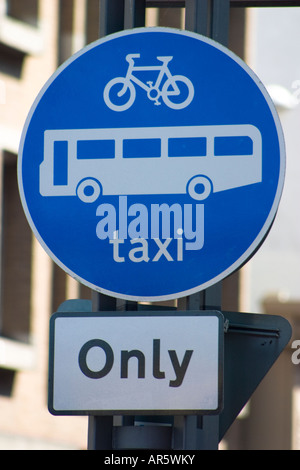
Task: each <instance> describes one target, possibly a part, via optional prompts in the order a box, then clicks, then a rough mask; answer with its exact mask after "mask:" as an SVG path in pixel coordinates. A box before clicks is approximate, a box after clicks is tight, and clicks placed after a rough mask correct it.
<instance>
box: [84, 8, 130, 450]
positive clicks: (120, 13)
mask: <svg viewBox="0 0 300 470" xmlns="http://www.w3.org/2000/svg"><path fill="white" fill-rule="evenodd" d="M99 5H100V6H99V9H100V25H99V37H104V36H107V35H108V34H112V33H115V32H117V31H121V30H122V29H124V0H100V4H99ZM92 309H93V311H94V312H101V311H102V312H103V311H116V310H117V299H115V298H113V297H108V296H106V295H103V294H99V293H97V292H95V291H94V292H92ZM112 434H113V416H89V423H88V450H110V449H112V448H113V446H112Z"/></svg>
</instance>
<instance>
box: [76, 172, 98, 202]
mask: <svg viewBox="0 0 300 470" xmlns="http://www.w3.org/2000/svg"><path fill="white" fill-rule="evenodd" d="M100 193H101V187H100V184H99V183H98V181H96V180H94V179H92V178H86V179H85V180H82V181H80V183H79V185H78V186H77V196H78V197H79V199H80V200H81V201H82V202H87V203H91V202H95V201H96V200H97V199H98V197H99V196H100Z"/></svg>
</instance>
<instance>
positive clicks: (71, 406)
mask: <svg viewBox="0 0 300 470" xmlns="http://www.w3.org/2000/svg"><path fill="white" fill-rule="evenodd" d="M222 377H223V316H222V314H221V313H220V312H216V311H205V312H198V311H197V312H194V311H191V312H189V311H188V312H178V311H176V312H174V311H172V312H165V311H163V312H155V311H154V312H124V313H115V312H103V313H102V312H101V314H100V313H95V314H87V313H56V314H54V315H53V316H52V318H51V321H50V367H49V384H50V386H49V410H50V412H51V413H52V414H56V415H81V414H82V415H83V414H84V415H87V414H89V415H93V414H128V413H129V412H130V413H132V412H138V413H143V414H153V413H155V412H156V413H160V414H197V413H205V414H211V413H213V414H217V413H220V411H221V408H222V382H223V380H222Z"/></svg>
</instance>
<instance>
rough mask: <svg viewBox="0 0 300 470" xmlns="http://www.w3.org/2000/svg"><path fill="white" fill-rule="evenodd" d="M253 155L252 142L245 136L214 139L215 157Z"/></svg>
mask: <svg viewBox="0 0 300 470" xmlns="http://www.w3.org/2000/svg"><path fill="white" fill-rule="evenodd" d="M222 155H223V156H230V155H231V156H234V155H253V141H252V139H251V138H250V137H249V136H247V135H241V136H226V137H215V156H217V157H218V156H222Z"/></svg>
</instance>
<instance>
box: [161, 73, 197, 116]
mask: <svg viewBox="0 0 300 470" xmlns="http://www.w3.org/2000/svg"><path fill="white" fill-rule="evenodd" d="M182 84H183V85H182ZM176 88H177V89H178V93H177V92H176V91H175V90H176ZM194 93H195V91H194V86H193V84H192V82H191V81H190V80H189V79H188V78H187V77H185V76H184V75H174V76H173V77H170V78H168V80H167V81H166V82H165V84H164V86H163V88H162V92H161V94H162V98H163V100H164V103H165V104H166V105H167V106H168V107H169V108H172V109H183V108H186V107H187V106H188V105H189V104H190V103H191V101H192V99H193V98H194ZM182 98H183V101H182V100H181V99H182ZM173 99H174V101H173Z"/></svg>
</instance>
